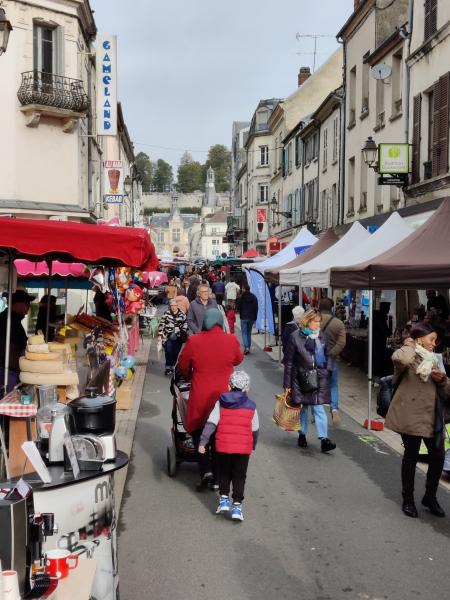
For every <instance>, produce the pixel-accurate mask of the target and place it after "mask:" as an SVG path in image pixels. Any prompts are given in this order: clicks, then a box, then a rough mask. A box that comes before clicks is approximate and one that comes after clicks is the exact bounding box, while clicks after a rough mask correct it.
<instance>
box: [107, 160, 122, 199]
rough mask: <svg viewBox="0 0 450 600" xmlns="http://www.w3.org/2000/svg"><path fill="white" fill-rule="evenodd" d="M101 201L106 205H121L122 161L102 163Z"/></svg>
mask: <svg viewBox="0 0 450 600" xmlns="http://www.w3.org/2000/svg"><path fill="white" fill-rule="evenodd" d="M103 173H104V179H103V200H104V202H107V203H108V204H122V202H123V196H124V189H123V179H124V176H123V161H121V160H105V161H103Z"/></svg>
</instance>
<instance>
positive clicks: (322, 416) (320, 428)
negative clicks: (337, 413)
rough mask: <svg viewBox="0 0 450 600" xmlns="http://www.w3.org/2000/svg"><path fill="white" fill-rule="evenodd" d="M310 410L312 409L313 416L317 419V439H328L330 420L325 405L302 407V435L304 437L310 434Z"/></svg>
mask: <svg viewBox="0 0 450 600" xmlns="http://www.w3.org/2000/svg"><path fill="white" fill-rule="evenodd" d="M309 408H311V410H312V414H313V415H314V418H315V424H316V432H317V437H318V438H319V439H320V438H326V437H328V419H327V413H326V412H325V409H324V407H323V404H311V405H310V406H307V405H304V406H302V409H301V411H300V427H301V432H300V433H303V434H304V435H306V434H307V433H308V425H309V410H308V409H309Z"/></svg>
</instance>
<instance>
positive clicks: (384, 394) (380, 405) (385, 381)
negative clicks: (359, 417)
mask: <svg viewBox="0 0 450 600" xmlns="http://www.w3.org/2000/svg"><path fill="white" fill-rule="evenodd" d="M406 371H407V369H405V370H404V371H403V372H402V373H401V374H400V377H399V378H398V380H397V384H396V385H393V384H392V377H393V376H392V375H387V376H386V377H380V381H379V385H380V388H379V390H378V394H377V415H379V416H380V417H383V419H385V418H386V415H387V413H388V410H389V406H390V405H391V402H392V398H393V397H394V395H395V392H396V391H397V390H398V387H399V385H400V383H401V380H402V379H403V376H404V375H405V373H406Z"/></svg>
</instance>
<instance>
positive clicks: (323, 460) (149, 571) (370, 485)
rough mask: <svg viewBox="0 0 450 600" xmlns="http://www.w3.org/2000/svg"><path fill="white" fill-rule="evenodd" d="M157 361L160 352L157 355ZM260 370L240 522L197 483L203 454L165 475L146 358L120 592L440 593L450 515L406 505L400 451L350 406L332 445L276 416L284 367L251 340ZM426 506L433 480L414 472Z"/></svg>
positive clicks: (255, 596)
mask: <svg viewBox="0 0 450 600" xmlns="http://www.w3.org/2000/svg"><path fill="white" fill-rule="evenodd" d="M152 358H153V360H154V361H155V359H156V357H155V356H152ZM243 368H244V369H245V370H247V371H248V372H249V374H250V375H251V378H252V392H251V395H252V397H253V398H254V399H255V400H256V403H257V405H258V411H259V415H260V422H261V433H260V438H259V444H258V447H257V449H256V452H255V453H254V454H253V455H252V458H251V460H250V466H249V474H248V480H247V487H246V500H245V502H244V509H245V521H244V523H239V524H238V523H232V522H230V521H228V520H226V519H225V518H223V517H216V516H215V515H214V514H213V511H214V509H215V506H216V499H217V497H216V495H215V494H214V493H212V492H207V493H204V494H199V493H197V492H196V491H195V484H196V483H197V472H196V468H195V465H192V464H183V465H180V468H179V471H178V474H177V477H176V478H175V479H170V478H169V477H168V476H167V474H166V447H167V445H168V444H169V443H170V434H169V431H170V425H171V419H170V413H171V407H172V401H171V397H170V392H169V389H168V382H167V379H166V378H164V376H163V374H162V372H163V364H162V363H159V364H158V363H157V362H151V363H149V365H148V369H147V379H146V384H145V388H144V397H143V401H142V404H141V410H140V414H139V417H138V423H137V429H136V437H135V443H134V451H133V455H132V459H131V467H130V469H129V473H128V480H127V486H126V490H125V495H124V501H123V505H122V511H121V518H120V526H119V536H120V537H119V569H120V597H121V600H136V599H138V598H145V599H152V600H166V599H167V600H206V599H210V598H214V599H215V600H222V599H223V600H225V599H226V600H229V599H234V600H247V599H248V600H266V599H267V600H272V599H276V600H278V599H289V600H290V599H296V600H297V599H299V600H341V599H343V600H351V599H361V598H363V599H370V600H379V599H387V600H406V599H410V598H421V599H424V600H425V599H426V600H435V599H438V598H444V597H446V596H448V593H449V590H450V568H449V562H450V545H449V537H450V494H448V493H447V492H445V491H444V490H441V491H440V494H439V500H440V502H441V505H442V506H443V508H444V509H445V510H446V511H447V514H448V515H449V517H447V518H446V519H439V518H436V517H433V516H432V515H430V514H429V513H428V512H427V510H426V509H425V508H423V509H419V512H420V518H419V519H416V520H414V519H408V518H407V517H405V516H403V514H402V512H401V510H400V504H399V503H400V458H399V456H398V455H396V454H394V453H393V452H392V451H390V450H389V449H388V448H387V447H386V446H384V445H382V444H381V443H380V442H377V441H375V440H374V439H371V438H370V436H369V438H368V437H367V432H365V431H364V430H363V429H362V428H361V427H359V425H358V424H357V423H355V422H354V421H352V420H351V419H349V418H346V417H345V416H344V417H343V424H342V427H341V429H339V430H333V429H331V428H330V433H329V435H330V437H332V438H333V439H334V440H335V441H336V442H337V444H338V447H337V449H336V450H335V451H334V452H333V453H331V454H329V455H324V454H321V452H320V446H319V442H318V441H317V439H315V436H314V433H315V432H314V427H312V428H311V431H310V432H309V434H308V438H309V447H308V449H306V450H300V449H299V448H297V446H296V436H295V435H294V434H286V433H283V432H281V431H279V430H278V429H277V428H276V427H275V425H274V424H273V422H272V420H271V415H272V409H273V402H274V394H275V393H276V392H277V391H279V389H280V384H281V372H280V370H279V368H278V366H277V365H276V364H275V363H273V362H271V361H270V360H269V359H268V358H267V357H266V356H264V353H263V352H261V351H259V350H256V349H255V351H254V354H253V353H252V354H251V355H249V356H248V357H246V359H245V363H244V365H243ZM416 489H417V492H416V502H417V504H418V506H419V504H420V498H421V495H422V493H423V489H424V478H423V476H422V475H420V474H417V480H416Z"/></svg>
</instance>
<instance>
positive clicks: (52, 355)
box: [25, 350, 61, 361]
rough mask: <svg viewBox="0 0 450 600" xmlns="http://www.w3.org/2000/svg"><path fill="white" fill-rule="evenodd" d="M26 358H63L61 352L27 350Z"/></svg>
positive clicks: (37, 359) (36, 359)
mask: <svg viewBox="0 0 450 600" xmlns="http://www.w3.org/2000/svg"><path fill="white" fill-rule="evenodd" d="M25 358H28V360H35V361H40V360H61V353H60V352H28V351H27V350H25Z"/></svg>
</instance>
